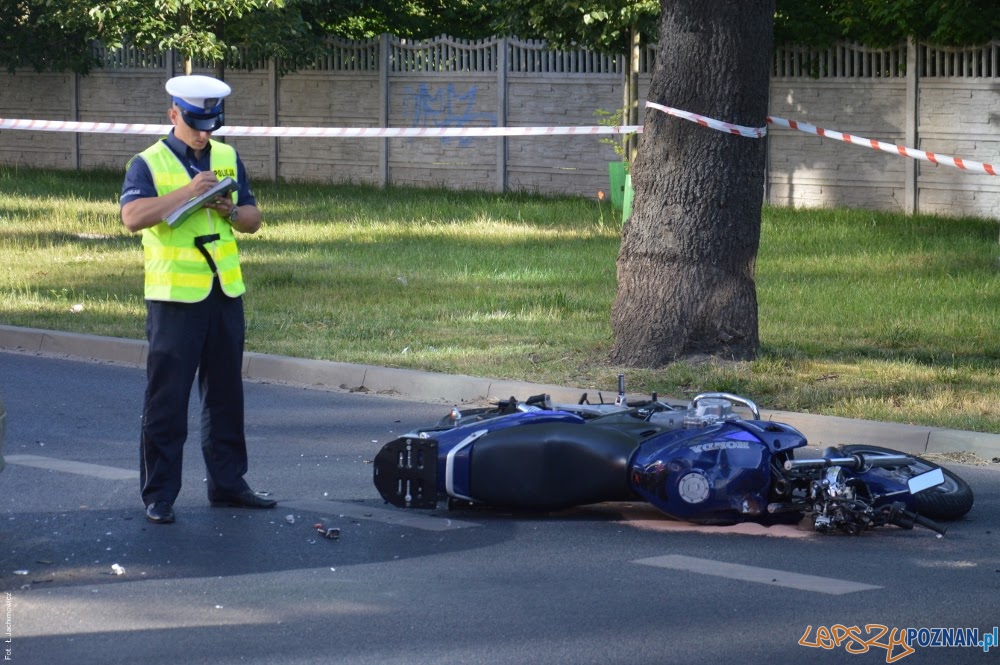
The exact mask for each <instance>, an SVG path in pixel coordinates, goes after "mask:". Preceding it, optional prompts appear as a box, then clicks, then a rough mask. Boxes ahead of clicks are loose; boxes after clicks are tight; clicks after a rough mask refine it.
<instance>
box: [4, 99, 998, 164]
mask: <svg viewBox="0 0 1000 665" xmlns="http://www.w3.org/2000/svg"><path fill="white" fill-rule="evenodd" d="M646 106H647V107H648V108H654V109H656V110H658V111H662V112H664V113H667V114H669V115H671V116H675V117H678V118H682V119H684V120H688V121H690V122H695V123H698V124H699V125H702V126H704V127H708V128H710V129H714V130H717V131H720V132H725V133H727V134H735V135H738V136H746V137H749V138H763V137H764V136H766V135H767V127H766V126H765V127H744V126H741V125H733V124H730V123H728V122H723V121H721V120H715V119H714V118H708V117H705V116H703V115H698V114H697V113H691V112H690V111H683V110H681V109H675V108H671V107H669V106H663V105H662V104H655V103H653V102H646ZM767 122H768V123H770V124H774V125H777V126H778V127H783V128H786V129H793V130H797V131H800V132H806V133H807V134H815V135H816V136H822V137H825V138H829V139H834V140H836V141H843V142H844V143H850V144H852V145H860V146H863V147H868V148H872V149H873V150H882V151H884V152H888V153H891V154H895V155H902V156H904V157H910V158H912V159H921V160H924V161H927V162H931V163H933V164H944V165H945V166H953V167H955V168H957V169H962V170H964V171H975V172H977V173H985V174H986V175H992V176H995V175H1000V167H997V166H994V165H992V164H984V163H982V162H976V161H973V160H971V159H961V158H959V157H950V156H948V155H938V154H936V153H933V152H927V151H925V150H917V149H915V148H907V147H905V146H900V145H896V144H894V143H885V142H883V141H876V140H874V139H866V138H864V137H861V136H853V135H851V134H844V133H843V132H838V131H835V130H832V129H823V128H822V127H816V126H815V125H810V124H808V123H804V122H796V121H794V120H785V119H784V118H777V117H774V116H768V117H767ZM3 129H24V130H31V131H38V132H88V133H105V134H158V135H165V134H167V133H168V132H169V131H170V129H171V126H170V125H143V124H131V123H107V122H69V121H61V120H18V119H9V118H0V130H3ZM633 132H642V126H640V125H623V126H618V127H615V126H607V125H600V126H590V127H585V126H577V127H246V126H244V127H240V126H232V127H222V128H221V129H219V130H218V131H217V132H215V135H216V136H248V137H277V138H297V137H306V138H327V137H334V138H336V137H339V138H372V137H381V138H418V137H423V138H435V137H436V138H448V137H499V136H563V135H594V134H616V135H621V134H630V133H633Z"/></svg>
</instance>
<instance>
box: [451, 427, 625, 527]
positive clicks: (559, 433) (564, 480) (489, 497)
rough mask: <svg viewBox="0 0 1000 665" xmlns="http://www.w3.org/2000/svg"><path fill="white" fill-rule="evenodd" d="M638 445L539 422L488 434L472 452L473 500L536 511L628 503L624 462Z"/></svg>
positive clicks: (600, 431)
mask: <svg viewBox="0 0 1000 665" xmlns="http://www.w3.org/2000/svg"><path fill="white" fill-rule="evenodd" d="M637 447H638V442H637V441H636V439H635V438H634V437H632V436H629V435H628V434H625V433H622V432H619V431H615V430H611V429H605V428H598V427H589V426H587V425H579V424H566V423H542V424H538V425H525V426H523V427H511V428H507V429H503V430H499V431H496V432H492V433H490V434H487V435H485V436H483V437H482V438H481V439H479V440H477V441H476V443H475V446H474V447H473V449H472V454H471V464H470V479H469V480H470V482H469V486H470V490H471V494H472V498H474V499H475V500H477V501H482V502H485V503H487V504H493V505H498V506H507V507H512V508H531V509H538V510H555V509H558V508H567V507H570V506H577V505H584V504H588V503H600V502H602V501H628V500H630V499H633V498H634V497H633V495H632V494H631V493H630V491H629V488H628V463H629V460H630V459H631V456H632V453H633V452H634V451H635V449H636V448H637Z"/></svg>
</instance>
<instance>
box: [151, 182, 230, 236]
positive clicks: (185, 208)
mask: <svg viewBox="0 0 1000 665" xmlns="http://www.w3.org/2000/svg"><path fill="white" fill-rule="evenodd" d="M237 189H239V185H237V184H236V181H235V180H233V179H232V178H228V177H227V178H223V179H222V180H220V181H219V183H218V184H217V185H215V186H214V187H212V189H210V190H208V191H207V192H205V193H204V194H202V195H201V196H196V197H194V198H193V199H191V200H190V201H188V202H187V203H185V204H184V205H182V206H181V207H179V208H177V209H176V210H174V211H173V212H172V213H170V214H169V215H167V216H166V217H165V218H164V220H163V221H165V222H166V223H167V224H168V225H169V226H170V228H172V229H174V228H177V227H178V226H180V225H181V224H183V223H184V222H185V221H187V218H188V217H190V216H191V215H192V214H194V213H195V211H197V210H200V209H201V206H202V205H203V204H204V203H205V201H208V200H209V199H213V198H215V197H217V196H218V197H222V196H228V195H229V194H231V193H233V192H235V191H236V190H237Z"/></svg>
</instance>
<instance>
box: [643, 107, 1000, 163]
mask: <svg viewBox="0 0 1000 665" xmlns="http://www.w3.org/2000/svg"><path fill="white" fill-rule="evenodd" d="M646 106H647V107H648V108H654V109H657V110H659V111H663V112H664V113H668V114H670V115H672V116H676V117H678V118H683V119H684V120H690V121H691V122H696V123H698V124H699V125H703V126H705V127H710V128H712V129H715V130H718V131H720V132H727V133H729V134H738V135H740V136H747V137H750V138H762V137H763V136H765V135H766V134H767V127H743V126H741V125H731V124H729V123H728V122H722V121H721V120H715V119H713V118H706V117H705V116H702V115H698V114H696V113H690V112H688V111H681V110H679V109H674V108H670V107H669V106H661V105H660V104H654V103H653V102H646ZM767 122H768V123H769V124H772V125H777V126H778V127H784V128H785V129H794V130H797V131H800V132H806V133H807V134H815V135H816V136H822V137H824V138H828V139H834V140H836V141H843V142H844V143H850V144H852V145H859V146H863V147H866V148H872V149H873V150H882V151H883V152H888V153H891V154H893V155H902V156H903V157H910V158H912V159H922V160H924V161H926V162H931V163H932V164H944V165H945V166H954V167H955V168H956V169H962V170H964V171H976V172H978V173H985V174H986V175H994V176H995V175H998V174H1000V167H996V166H993V165H992V164H983V163H982V162H976V161H973V160H971V159H961V158H959V157H949V156H948V155H938V154H936V153H933V152H927V151H926V150H917V149H916V148H907V147H906V146H901V145H896V144H895V143H885V142H884V141H876V140H874V139H866V138H864V137H863V136H854V135H853V134H844V133H843V132H838V131H834V130H832V129H823V128H822V127H817V126H815V125H810V124H809V123H806V122H796V121H794V120H785V119H784V118H777V117H775V116H770V115H769V116H767Z"/></svg>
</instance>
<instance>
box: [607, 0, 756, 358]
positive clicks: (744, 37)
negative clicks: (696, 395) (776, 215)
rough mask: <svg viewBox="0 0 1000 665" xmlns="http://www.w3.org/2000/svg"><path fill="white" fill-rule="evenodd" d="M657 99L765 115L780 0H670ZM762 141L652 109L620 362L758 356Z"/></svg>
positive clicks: (731, 114) (630, 227) (619, 306)
mask: <svg viewBox="0 0 1000 665" xmlns="http://www.w3.org/2000/svg"><path fill="white" fill-rule="evenodd" d="M661 4H662V12H661V19H660V21H661V23H660V50H659V56H658V58H657V65H656V70H655V71H654V74H653V79H652V83H651V85H650V91H649V100H650V101H653V102H657V103H659V104H663V105H665V106H671V107H674V108H679V109H683V110H685V111H690V112H693V113H697V114H700V115H704V116H708V117H710V118H715V119H719V120H724V121H726V122H730V123H733V124H737V125H746V126H751V127H764V126H766V123H767V103H768V85H769V81H770V70H771V53H772V43H771V42H772V33H773V17H774V0H716V1H713V2H705V1H704V0H662V3H661ZM764 166H765V143H764V140H763V139H755V138H746V137H742V136H737V135H733V134H727V133H724V132H719V131H716V130H713V129H709V128H707V127H703V126H701V125H698V124H695V123H692V122H688V121H686V120H682V119H679V118H675V117H672V116H668V115H667V114H665V113H663V112H661V111H658V110H655V109H649V110H647V111H646V118H645V123H644V125H643V135H642V139H641V141H640V144H639V151H638V155H637V157H636V160H635V163H634V164H633V167H632V184H633V187H634V188H635V204H634V206H633V212H632V216H631V217H630V218H629V220H628V222H627V223H626V225H625V228H624V229H623V233H622V243H621V249H620V251H619V255H618V263H617V272H618V291H617V294H616V297H615V303H614V306H613V308H612V315H611V325H612V330H613V333H614V347H613V349H612V353H611V357H612V360H613V361H614V362H617V363H619V364H623V365H627V366H635V367H660V366H663V365H665V364H668V363H670V362H672V361H674V360H678V359H682V358H685V357H690V356H699V355H705V354H708V355H712V356H718V357H725V358H732V359H741V360H743V359H750V358H753V357H755V356H756V354H757V350H758V348H759V337H758V329H757V292H756V286H755V284H754V262H755V260H756V256H757V248H758V244H759V240H760V213H761V204H762V202H763V192H764Z"/></svg>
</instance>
